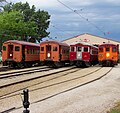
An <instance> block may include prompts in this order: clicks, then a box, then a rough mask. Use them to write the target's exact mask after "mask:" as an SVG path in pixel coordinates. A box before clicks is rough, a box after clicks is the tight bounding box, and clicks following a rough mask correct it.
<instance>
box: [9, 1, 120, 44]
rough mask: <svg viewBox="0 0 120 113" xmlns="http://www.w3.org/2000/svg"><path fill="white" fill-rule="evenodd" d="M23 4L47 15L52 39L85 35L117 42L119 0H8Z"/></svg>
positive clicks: (119, 31)
mask: <svg viewBox="0 0 120 113" xmlns="http://www.w3.org/2000/svg"><path fill="white" fill-rule="evenodd" d="M9 1H10V0H9ZM26 1H27V2H28V3H29V4H30V6H32V5H35V6H36V8H37V9H40V10H45V11H48V13H49V14H50V15H51V17H50V21H51V24H50V26H49V28H48V31H49V32H50V35H49V36H50V37H51V38H52V39H55V40H59V41H62V40H65V39H68V38H71V37H74V36H77V35H80V34H84V33H89V34H92V35H96V36H100V37H103V38H108V39H112V40H116V41H119V42H120V0H11V2H13V3H16V2H23V3H25V2H26ZM46 39H47V38H46ZM46 39H45V40H46Z"/></svg>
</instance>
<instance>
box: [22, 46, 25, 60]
mask: <svg viewBox="0 0 120 113" xmlns="http://www.w3.org/2000/svg"><path fill="white" fill-rule="evenodd" d="M22 60H23V61H25V46H24V45H23V46H22Z"/></svg>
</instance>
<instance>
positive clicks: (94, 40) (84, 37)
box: [62, 33, 120, 45]
mask: <svg viewBox="0 0 120 113" xmlns="http://www.w3.org/2000/svg"><path fill="white" fill-rule="evenodd" d="M79 41H83V42H88V43H90V44H103V43H106V42H110V43H113V44H120V42H119V41H115V40H111V39H108V38H103V37H100V36H95V35H92V34H88V33H85V34H80V35H77V36H74V37H72V38H68V39H66V40H63V41H62V42H65V43H67V44H69V45H70V44H71V43H73V42H79Z"/></svg>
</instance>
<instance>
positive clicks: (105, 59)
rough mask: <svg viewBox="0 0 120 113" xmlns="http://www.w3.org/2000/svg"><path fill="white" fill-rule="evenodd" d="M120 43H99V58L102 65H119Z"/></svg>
mask: <svg viewBox="0 0 120 113" xmlns="http://www.w3.org/2000/svg"><path fill="white" fill-rule="evenodd" d="M118 56H119V45H115V44H110V43H109V44H102V45H99V52H98V60H99V64H102V66H114V65H117V63H118V60H119V57H118Z"/></svg>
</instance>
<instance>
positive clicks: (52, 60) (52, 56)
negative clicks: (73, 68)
mask: <svg viewBox="0 0 120 113" xmlns="http://www.w3.org/2000/svg"><path fill="white" fill-rule="evenodd" d="M69 48H70V47H69V45H67V44H65V43H62V42H58V41H44V42H41V43H40V61H41V62H43V63H44V64H45V65H48V66H50V67H61V66H63V65H65V63H67V62H69Z"/></svg>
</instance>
